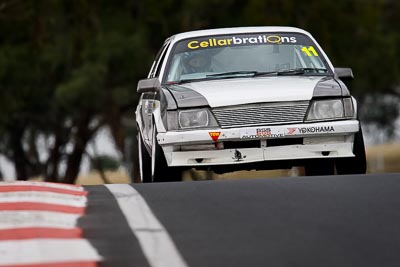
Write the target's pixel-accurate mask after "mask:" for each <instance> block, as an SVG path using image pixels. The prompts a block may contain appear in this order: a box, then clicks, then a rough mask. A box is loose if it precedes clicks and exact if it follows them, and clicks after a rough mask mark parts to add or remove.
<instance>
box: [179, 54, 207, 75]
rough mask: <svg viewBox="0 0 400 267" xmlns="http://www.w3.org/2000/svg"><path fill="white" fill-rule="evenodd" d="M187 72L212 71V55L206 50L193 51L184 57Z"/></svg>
mask: <svg viewBox="0 0 400 267" xmlns="http://www.w3.org/2000/svg"><path fill="white" fill-rule="evenodd" d="M183 66H184V70H185V73H202V72H210V71H211V68H210V67H211V57H210V55H209V54H208V53H205V52H204V51H199V52H197V51H196V52H191V53H189V54H188V55H186V56H185V57H184V58H183Z"/></svg>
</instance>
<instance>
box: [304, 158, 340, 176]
mask: <svg viewBox="0 0 400 267" xmlns="http://www.w3.org/2000/svg"><path fill="white" fill-rule="evenodd" d="M304 171H305V173H306V175H307V176H317V175H318V176H319V175H334V174H335V165H334V162H333V161H332V160H330V159H316V160H313V161H311V162H310V163H307V164H306V165H305V166H304Z"/></svg>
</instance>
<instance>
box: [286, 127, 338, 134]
mask: <svg viewBox="0 0 400 267" xmlns="http://www.w3.org/2000/svg"><path fill="white" fill-rule="evenodd" d="M334 131H335V128H334V127H333V126H319V127H318V126H316V127H299V128H287V135H292V134H295V133H298V134H313V133H330V132H334Z"/></svg>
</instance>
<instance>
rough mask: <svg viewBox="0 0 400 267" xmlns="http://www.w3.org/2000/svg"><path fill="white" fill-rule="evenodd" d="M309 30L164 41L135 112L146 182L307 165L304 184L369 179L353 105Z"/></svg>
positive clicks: (231, 32)
mask: <svg viewBox="0 0 400 267" xmlns="http://www.w3.org/2000/svg"><path fill="white" fill-rule="evenodd" d="M352 78H353V73H352V70H351V69H350V68H334V67H333V65H332V63H331V62H330V61H329V59H328V57H327V56H326V54H325V53H324V51H323V50H322V48H321V47H320V46H319V44H318V43H317V42H316V41H315V39H314V38H313V37H312V36H311V35H310V34H309V33H308V32H306V31H304V30H301V29H298V28H292V27H246V28H226V29H212V30H201V31H192V32H185V33H180V34H176V35H174V36H172V37H170V38H168V39H167V40H166V41H165V43H164V44H163V46H162V48H161V49H160V51H159V52H158V54H157V56H156V58H155V60H154V62H153V65H152V67H151V69H150V72H149V74H148V77H147V79H144V80H140V81H139V83H138V86H137V92H138V93H139V94H140V99H139V103H138V106H137V109H136V123H137V142H138V149H137V159H138V160H137V162H136V164H137V166H138V170H139V175H140V180H141V181H142V182H153V181H174V180H180V179H181V174H182V171H184V170H185V169H190V168H196V169H207V170H210V169H211V170H213V171H214V172H216V173H224V172H231V171H236V170H267V169H278V168H279V169H281V168H292V167H293V166H304V168H305V173H306V175H331V174H358V173H365V172H366V159H365V148H364V141H363V135H362V130H361V125H360V121H359V119H358V115H357V102H356V100H355V98H354V97H352V96H351V94H350V92H349V90H348V88H347V86H346V85H345V83H344V82H343V81H346V80H349V79H352Z"/></svg>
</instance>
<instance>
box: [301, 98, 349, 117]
mask: <svg viewBox="0 0 400 267" xmlns="http://www.w3.org/2000/svg"><path fill="white" fill-rule="evenodd" d="M353 115H354V109H353V104H352V102H351V99H350V98H345V99H330V100H314V101H313V102H311V105H310V109H309V111H308V114H307V118H306V120H307V121H314V120H333V119H343V118H346V117H353Z"/></svg>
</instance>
